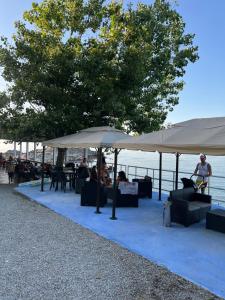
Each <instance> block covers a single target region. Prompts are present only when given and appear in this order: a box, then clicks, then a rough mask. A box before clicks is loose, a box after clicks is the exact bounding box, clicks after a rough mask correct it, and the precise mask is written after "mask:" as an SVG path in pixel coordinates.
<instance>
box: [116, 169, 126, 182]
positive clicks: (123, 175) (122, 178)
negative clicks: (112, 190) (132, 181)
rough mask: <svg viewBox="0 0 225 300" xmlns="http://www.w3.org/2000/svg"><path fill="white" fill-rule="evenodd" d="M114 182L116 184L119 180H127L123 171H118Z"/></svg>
mask: <svg viewBox="0 0 225 300" xmlns="http://www.w3.org/2000/svg"><path fill="white" fill-rule="evenodd" d="M116 182H117V184H119V182H128V179H127V177H126V174H125V172H124V171H119V173H118V177H117V179H116Z"/></svg>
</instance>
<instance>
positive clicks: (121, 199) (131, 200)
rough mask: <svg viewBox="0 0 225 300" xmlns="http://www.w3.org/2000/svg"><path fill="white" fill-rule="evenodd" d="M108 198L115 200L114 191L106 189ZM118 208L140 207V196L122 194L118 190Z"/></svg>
mask: <svg viewBox="0 0 225 300" xmlns="http://www.w3.org/2000/svg"><path fill="white" fill-rule="evenodd" d="M106 191H107V198H108V199H111V200H113V199H114V189H113V188H106ZM116 207H138V195H131V194H121V192H120V190H119V189H118V188H117V189H116Z"/></svg>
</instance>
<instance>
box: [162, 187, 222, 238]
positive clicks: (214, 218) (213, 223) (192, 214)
mask: <svg viewBox="0 0 225 300" xmlns="http://www.w3.org/2000/svg"><path fill="white" fill-rule="evenodd" d="M168 200H169V201H171V206H170V212H171V221H172V222H175V223H179V224H182V225H184V226H186V227H187V226H190V225H191V224H194V223H197V222H200V221H201V220H204V219H206V228H207V229H212V230H216V231H219V232H223V233H225V209H212V210H211V201H212V197H211V196H210V195H205V194H200V193H197V192H196V191H195V190H194V188H193V187H188V188H183V189H177V190H174V191H171V192H170V196H169V199H168Z"/></svg>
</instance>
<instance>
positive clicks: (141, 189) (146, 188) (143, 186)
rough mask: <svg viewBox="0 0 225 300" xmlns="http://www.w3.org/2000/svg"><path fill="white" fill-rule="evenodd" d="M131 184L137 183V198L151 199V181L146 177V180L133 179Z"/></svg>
mask: <svg viewBox="0 0 225 300" xmlns="http://www.w3.org/2000/svg"><path fill="white" fill-rule="evenodd" d="M132 182H138V197H140V198H144V197H148V198H152V179H151V177H148V179H139V178H135V179H133V180H132Z"/></svg>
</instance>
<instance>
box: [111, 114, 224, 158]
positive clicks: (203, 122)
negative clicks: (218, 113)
mask: <svg viewBox="0 0 225 300" xmlns="http://www.w3.org/2000/svg"><path fill="white" fill-rule="evenodd" d="M114 147H119V148H126V149H133V150H144V151H152V149H155V151H159V152H165V153H177V152H179V153H183V154H199V153H201V152H203V153H205V154H209V155H225V117H218V118H203V119H192V120H188V121H185V122H181V123H177V124H174V125H172V126H171V127H170V128H168V129H163V130H159V131H155V132H152V133H148V134H143V135H141V136H139V137H133V138H132V139H130V140H123V141H122V140H121V141H118V142H116V143H115V144H114Z"/></svg>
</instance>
